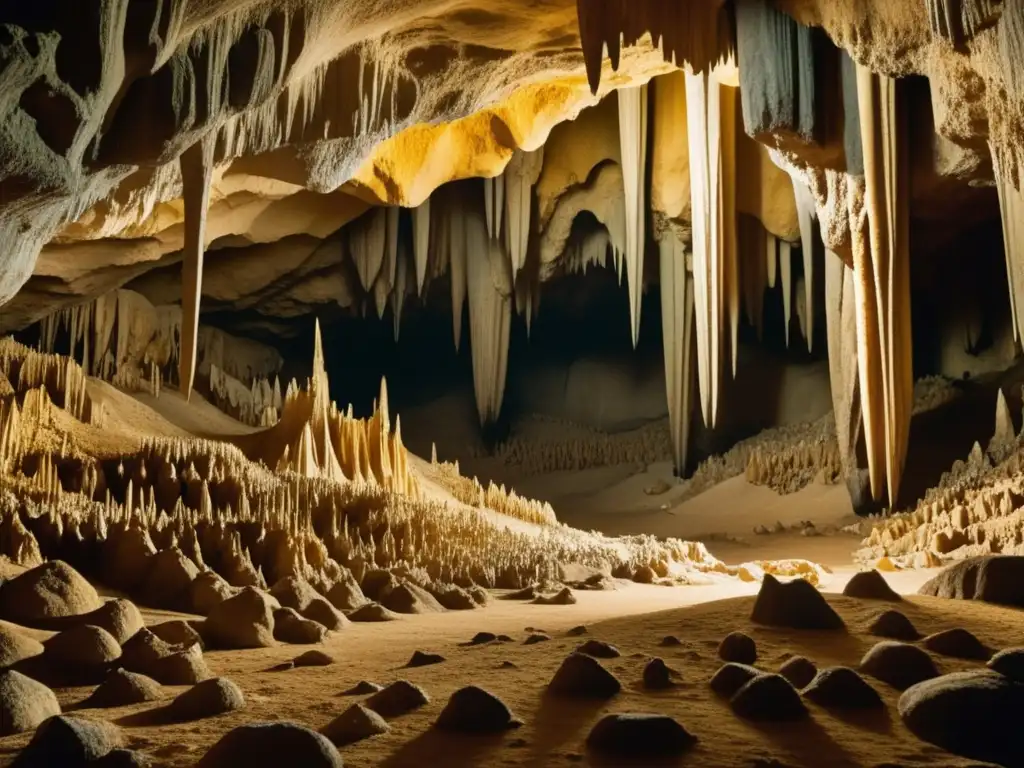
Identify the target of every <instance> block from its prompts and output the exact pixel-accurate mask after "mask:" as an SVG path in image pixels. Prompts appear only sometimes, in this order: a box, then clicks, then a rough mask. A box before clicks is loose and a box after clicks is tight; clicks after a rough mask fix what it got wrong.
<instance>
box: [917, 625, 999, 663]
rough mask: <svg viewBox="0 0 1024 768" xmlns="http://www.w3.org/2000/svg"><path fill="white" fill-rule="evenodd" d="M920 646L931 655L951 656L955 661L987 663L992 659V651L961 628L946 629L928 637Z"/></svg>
mask: <svg viewBox="0 0 1024 768" xmlns="http://www.w3.org/2000/svg"><path fill="white" fill-rule="evenodd" d="M921 645H923V646H924V647H925V648H927V649H928V650H929V651H931V652H932V653H938V654H940V655H942V656H951V657H953V658H956V659H969V660H972V661H988V660H989V659H990V658H991V657H992V651H991V650H990V649H989V648H987V647H986V646H985V644H984V643H982V642H981V640H979V639H978V638H977V637H975V636H974V634H973V633H972V632H969V631H968V630H966V629H963V628H962V627H955V628H953V629H946V630H943V631H942V632H936V633H935V634H933V635H928V637H926V638H925V639H924V640H922V641H921Z"/></svg>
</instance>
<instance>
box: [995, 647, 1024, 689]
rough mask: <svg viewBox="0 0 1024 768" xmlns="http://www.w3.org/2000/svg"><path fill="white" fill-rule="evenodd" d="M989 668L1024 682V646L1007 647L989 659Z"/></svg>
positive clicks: (1016, 680)
mask: <svg viewBox="0 0 1024 768" xmlns="http://www.w3.org/2000/svg"><path fill="white" fill-rule="evenodd" d="M988 668H989V669H991V670H992V671H994V672H998V673H999V674H1001V675H1003V676H1004V677H1008V678H1010V679H1011V680H1013V681H1015V682H1018V683H1024V648H1007V649H1006V650H1004V651H1000V652H999V653H997V654H996V655H995V656H993V657H992V658H991V659H989V661H988Z"/></svg>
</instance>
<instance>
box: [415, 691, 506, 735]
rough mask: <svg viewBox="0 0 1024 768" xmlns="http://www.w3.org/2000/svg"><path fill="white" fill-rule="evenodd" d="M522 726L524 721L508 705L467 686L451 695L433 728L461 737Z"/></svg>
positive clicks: (485, 692) (486, 693)
mask: <svg viewBox="0 0 1024 768" xmlns="http://www.w3.org/2000/svg"><path fill="white" fill-rule="evenodd" d="M520 725H522V721H520V720H518V719H516V718H515V716H513V714H512V711H511V710H510V709H509V708H508V706H506V704H505V702H503V701H502V700H501V699H499V698H498V697H497V696H495V695H494V694H493V693H490V692H489V691H485V690H484V689H483V688H480V687H478V686H475V685H468V686H466V687H465V688H460V689H459V690H457V691H455V693H453V694H452V695H451V698H449V699H448V703H447V704H446V705H445V707H444V709H443V710H441V714H440V715H439V716H438V718H437V722H436V723H435V724H434V727H435V728H438V729H440V730H442V731H458V732H460V733H499V732H501V731H506V730H509V729H510V728H518V727H519V726H520Z"/></svg>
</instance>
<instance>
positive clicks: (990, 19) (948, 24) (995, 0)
mask: <svg viewBox="0 0 1024 768" xmlns="http://www.w3.org/2000/svg"><path fill="white" fill-rule="evenodd" d="M1010 4H1012V0H1011V3H1010ZM925 6H926V7H927V8H928V20H929V22H931V27H932V32H933V33H934V34H936V35H939V36H940V37H944V38H945V39H947V40H949V41H950V42H951V43H953V45H955V46H961V45H963V44H964V43H966V42H967V41H968V40H971V39H972V38H973V37H974V36H975V35H977V34H978V33H979V32H981V31H982V30H983V29H986V28H988V27H990V26H992V25H993V24H994V23H995V22H996V21H998V19H999V15H1000V12H1001V11H1002V10H1003V7H1004V3H1003V1H1002V0H925Z"/></svg>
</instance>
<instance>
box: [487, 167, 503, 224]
mask: <svg viewBox="0 0 1024 768" xmlns="http://www.w3.org/2000/svg"><path fill="white" fill-rule="evenodd" d="M504 213H505V176H504V174H502V175H499V176H494V177H493V178H485V179H484V215H485V216H486V218H487V235H488V237H490V238H491V239H492V240H497V239H498V238H499V237H501V232H502V229H501V222H502V219H503V218H504Z"/></svg>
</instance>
